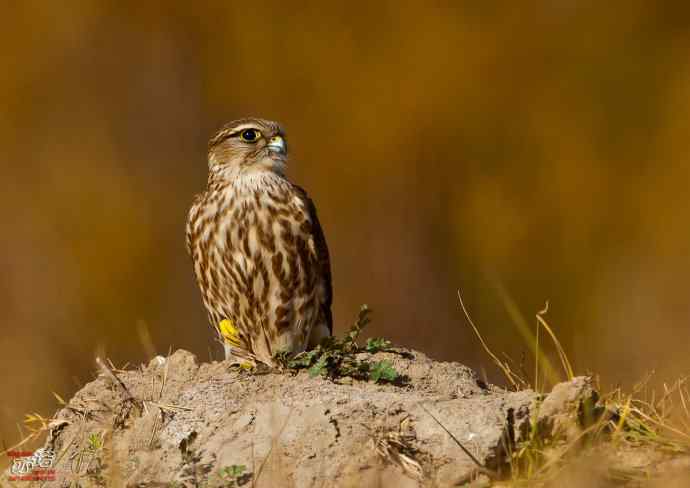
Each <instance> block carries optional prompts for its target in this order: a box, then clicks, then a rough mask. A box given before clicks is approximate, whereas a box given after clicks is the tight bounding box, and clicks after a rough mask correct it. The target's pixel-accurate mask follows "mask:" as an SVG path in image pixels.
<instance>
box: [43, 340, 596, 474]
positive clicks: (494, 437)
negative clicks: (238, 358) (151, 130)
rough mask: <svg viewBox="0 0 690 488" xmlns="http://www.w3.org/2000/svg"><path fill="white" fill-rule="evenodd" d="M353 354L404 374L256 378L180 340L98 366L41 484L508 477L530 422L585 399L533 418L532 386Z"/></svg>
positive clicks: (561, 413)
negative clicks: (393, 377)
mask: <svg viewBox="0 0 690 488" xmlns="http://www.w3.org/2000/svg"><path fill="white" fill-rule="evenodd" d="M362 357H363V359H371V360H377V361H380V360H388V361H390V362H391V363H392V366H393V367H394V368H395V369H396V370H397V371H398V372H399V373H400V374H401V378H402V381H399V382H398V384H377V383H373V382H364V381H357V380H353V379H351V378H342V379H340V380H331V379H326V378H323V377H318V376H317V377H311V376H310V375H309V374H308V373H307V372H306V371H304V370H302V371H300V372H299V373H295V372H291V371H286V372H267V373H263V374H259V373H257V372H251V371H245V370H242V369H237V368H231V367H230V366H229V365H228V364H227V363H225V362H214V363H207V364H199V363H198V362H197V360H196V358H195V357H194V355H192V354H191V353H189V352H186V351H183V350H179V351H177V352H175V353H174V354H172V355H171V356H170V357H168V358H162V357H157V358H155V359H153V360H152V361H151V362H150V364H149V365H148V366H142V367H140V368H139V369H137V370H128V371H115V372H114V373H108V372H104V373H103V374H102V375H101V376H99V377H98V378H97V379H96V380H95V381H93V382H91V383H89V384H87V385H86V386H85V387H84V388H83V389H82V390H81V391H79V392H78V393H77V394H76V395H75V396H74V398H72V399H71V400H70V401H69V402H68V405H67V406H66V407H65V408H63V409H62V410H61V411H60V412H58V414H57V415H56V417H55V420H54V421H53V423H52V431H51V433H50V436H49V439H48V441H47V444H46V446H47V447H52V448H53V449H54V451H55V452H56V453H57V454H56V463H55V466H54V468H55V470H56V475H57V479H56V480H55V481H54V482H49V483H47V484H46V485H44V486H67V485H68V483H69V482H70V481H78V483H79V485H80V486H137V487H153V486H207V487H217V486H243V485H246V486H257V487H277V486H278V487H283V486H285V487H321V486H328V487H331V486H352V487H355V486H380V485H381V484H383V485H384V486H403V487H404V486H448V485H452V484H455V483H458V482H463V481H467V480H471V479H476V478H485V479H488V478H487V476H500V475H501V474H503V475H505V473H506V471H507V468H508V464H507V462H508V461H507V453H508V452H509V451H510V449H512V448H513V447H514V446H515V445H517V443H519V442H520V441H521V440H522V439H524V438H525V436H527V435H528V433H529V430H530V418H531V419H532V420H537V421H538V424H539V425H541V426H542V427H543V428H544V429H545V432H546V434H545V435H546V436H549V435H551V434H552V433H553V432H554V431H555V430H559V429H560V430H563V429H566V428H567V427H564V426H568V425H570V426H572V425H574V424H576V423H577V415H578V409H579V407H580V405H581V404H582V402H592V401H595V400H596V394H595V393H594V392H593V391H592V389H591V387H590V384H589V381H588V380H587V379H586V378H576V379H575V380H573V381H571V382H568V383H563V384H561V385H558V387H557V388H555V389H554V391H553V393H552V394H551V395H549V396H547V397H546V398H545V399H543V400H544V401H543V402H539V404H540V405H541V407H540V410H539V411H540V412H541V413H540V414H537V413H535V412H533V409H534V405H535V400H537V398H538V395H537V394H535V393H534V392H532V391H529V390H527V391H520V392H508V391H505V390H502V389H500V388H497V387H494V386H490V385H485V384H484V383H483V382H482V381H480V380H478V378H477V376H476V375H475V374H474V373H473V372H472V371H471V370H470V369H468V368H467V367H465V366H463V365H461V364H458V363H447V362H436V361H432V360H431V359H429V358H427V357H426V356H425V355H424V354H421V353H419V352H416V351H406V350H396V351H394V352H379V353H376V354H374V355H368V354H367V353H363V356H362ZM540 400H541V399H540ZM446 429H447V430H446ZM458 441H459V443H460V444H462V446H460V445H459V443H458ZM473 458H474V459H473ZM478 464H479V465H481V466H482V467H481V468H479V467H478ZM377 483H378V485H377Z"/></svg>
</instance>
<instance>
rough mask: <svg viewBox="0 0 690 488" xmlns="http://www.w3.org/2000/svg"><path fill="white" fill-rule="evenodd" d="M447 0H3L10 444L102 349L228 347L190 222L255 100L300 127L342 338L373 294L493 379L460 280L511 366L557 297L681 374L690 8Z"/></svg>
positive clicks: (585, 322)
mask: <svg viewBox="0 0 690 488" xmlns="http://www.w3.org/2000/svg"><path fill="white" fill-rule="evenodd" d="M443 3H445V2H438V3H434V2H424V3H417V4H414V3H411V2H383V3H380V4H377V5H376V6H373V5H372V4H368V3H356V2H341V3H340V2H339V3H336V2H333V3H329V4H324V3H314V4H312V5H311V6H306V5H305V4H302V5H300V6H297V5H288V4H287V2H278V1H276V2H269V1H266V2H253V3H245V2H217V3H216V2H214V3H212V2H197V3H192V2H182V1H169V2H160V3H159V2H148V3H145V2H141V3H127V2H91V1H73V2H69V4H68V5H67V4H64V3H62V2H38V1H25V2H6V3H4V4H3V14H2V17H3V19H2V20H1V21H0V23H1V24H2V29H0V63H1V66H2V71H1V73H2V74H1V76H0V107H1V108H0V148H1V152H0V154H1V155H0V164H1V177H0V208H1V209H2V214H3V215H2V227H1V230H0V233H1V234H0V235H1V238H0V324H1V325H0V327H2V329H1V334H0V367H1V368H2V373H1V374H0V439H1V440H2V442H4V443H5V445H9V444H11V443H12V442H13V441H16V440H17V438H18V436H19V433H18V431H17V428H16V425H15V424H16V422H17V421H20V420H21V417H22V415H23V414H24V413H26V412H30V411H38V412H40V413H42V414H44V415H51V414H52V413H53V412H54V411H55V409H56V401H55V398H54V397H53V395H52V393H51V392H53V391H55V392H57V393H59V394H60V395H62V396H63V397H65V398H69V397H70V396H71V395H72V394H73V393H74V391H75V390H76V389H77V388H78V387H79V386H80V385H82V384H83V383H84V382H85V381H88V380H89V379H90V378H92V377H93V373H94V370H95V365H94V356H95V355H96V354H101V355H106V356H107V357H109V358H111V359H112V361H113V362H114V363H115V364H117V365H122V364H123V363H125V362H129V363H131V364H137V363H139V362H141V361H147V360H148V359H150V355H151V354H152V353H154V352H155V353H162V354H165V353H167V352H168V350H169V349H171V348H172V349H176V348H185V349H189V350H192V351H193V352H195V353H196V354H198V355H199V357H200V358H201V359H203V360H208V358H209V357H215V358H219V357H220V356H221V354H220V348H218V347H217V346H216V345H214V343H213V341H212V336H211V334H210V330H209V328H208V327H207V325H206V322H205V321H206V318H205V314H204V312H203V309H202V305H201V300H200V297H199V293H198V291H197V289H196V286H195V283H194V280H193V277H192V269H191V264H190V261H189V259H188V257H187V255H186V253H185V249H184V239H183V233H184V223H185V218H186V211H187V208H188V206H189V205H190V202H191V200H192V198H193V195H194V194H195V193H197V192H199V191H201V190H202V188H203V187H204V185H205V181H206V161H205V155H206V142H207V140H208V138H209V137H210V135H211V134H212V133H213V132H214V130H215V129H216V128H218V127H219V126H220V125H221V124H223V123H224V122H226V121H228V120H232V119H235V118H239V117H243V116H247V115H257V116H262V117H265V118H270V119H275V120H279V121H281V122H282V123H283V125H284V126H285V127H286V129H287V133H288V140H289V144H290V149H291V163H290V167H289V174H290V176H291V178H292V179H293V180H294V181H296V182H298V183H299V184H300V185H303V186H304V187H305V188H307V189H308V191H309V192H310V193H311V195H312V196H313V198H314V199H315V201H316V203H317V206H318V209H319V214H320V218H321V222H322V225H323V227H324V229H325V232H326V235H327V238H328V242H329V245H330V249H331V255H332V265H333V276H334V289H335V304H334V314H335V321H336V331H337V332H342V331H343V330H345V328H346V327H348V326H349V325H350V323H351V322H352V320H353V318H354V317H355V315H356V312H357V309H358V307H359V305H360V304H361V303H368V304H369V305H370V306H371V307H372V308H373V309H374V310H375V315H374V322H373V323H372V325H371V328H370V330H369V334H370V335H383V336H386V337H387V338H389V339H391V340H393V341H394V342H396V343H399V344H403V345H406V346H410V347H414V348H417V349H420V350H423V351H426V352H427V353H428V354H430V355H432V356H435V357H437V358H440V359H444V360H457V361H462V362H464V363H466V364H468V365H470V366H472V367H474V368H477V369H478V370H480V371H485V372H486V374H487V375H488V377H489V378H490V379H494V380H496V381H500V380H501V378H500V376H498V375H497V374H496V370H495V368H493V367H492V366H491V363H490V361H489V360H488V358H487V356H486V355H485V354H484V352H483V351H482V350H481V349H480V348H479V346H478V343H477V340H476V339H475V337H474V336H473V334H472V332H471V330H470V329H469V328H468V327H467V325H466V324H465V322H464V320H463V315H462V313H461V311H460V309H459V307H458V300H457V296H456V293H457V290H458V289H461V290H462V294H463V297H464V299H465V302H466V304H467V306H468V307H469V308H470V310H471V312H472V314H473V316H474V319H475V321H476V322H477V324H478V326H479V327H480V328H481V330H482V332H483V334H484V336H485V338H486V340H487V342H488V343H490V344H491V346H492V348H493V349H494V350H495V351H496V352H498V353H503V352H505V354H506V355H509V356H511V357H513V358H515V361H516V362H517V363H519V362H520V361H521V358H523V357H525V358H527V360H526V364H528V363H529V362H528V359H529V357H530V354H531V353H530V348H529V346H528V345H527V343H526V341H525V337H524V334H523V333H521V332H520V331H521V328H520V326H519V324H520V323H521V321H522V320H524V321H525V323H526V324H527V325H528V327H530V328H533V327H534V322H535V320H534V314H535V313H536V312H537V311H539V310H540V309H541V308H542V307H543V306H544V303H545V302H546V300H549V302H550V310H549V314H548V316H547V318H548V320H549V322H550V323H551V324H552V326H553V327H554V329H555V330H556V333H557V334H558V336H559V338H560V339H561V341H562V343H563V345H564V347H565V349H566V350H567V351H568V353H569V355H570V358H571V360H572V361H573V363H574V364H575V367H576V370H577V371H579V372H587V371H594V372H597V373H599V374H600V375H601V377H602V381H603V382H604V383H605V384H609V385H613V384H617V383H619V382H620V383H623V384H631V383H632V382H634V381H636V380H638V379H639V378H641V377H642V376H643V375H644V374H645V373H646V372H648V371H652V370H655V371H656V372H657V377H658V378H661V379H662V380H663V379H665V380H669V381H670V380H673V379H675V378H677V377H678V376H680V375H683V374H685V373H688V371H689V370H690V356H689V355H688V345H689V344H690V327H689V325H690V296H689V291H690V287H689V278H690V22H689V21H690V4H688V2H677V4H674V2H652V1H647V2H641V1H630V2H625V3H623V2H621V3H616V2H611V3H607V4H602V3H601V2H599V3H598V5H596V6H594V3H592V4H590V2H580V1H567V0H561V1H542V2H534V3H532V4H530V5H528V4H526V3H523V2H504V3H494V2H456V4H455V6H453V7H451V6H448V5H442V4H443ZM521 317H522V318H521ZM147 337H148V338H147Z"/></svg>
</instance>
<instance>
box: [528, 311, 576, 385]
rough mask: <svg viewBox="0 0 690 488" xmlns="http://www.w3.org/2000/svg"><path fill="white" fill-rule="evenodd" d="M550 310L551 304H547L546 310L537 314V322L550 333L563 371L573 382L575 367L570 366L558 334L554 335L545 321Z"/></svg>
mask: <svg viewBox="0 0 690 488" xmlns="http://www.w3.org/2000/svg"><path fill="white" fill-rule="evenodd" d="M548 310H549V303H548V302H546V307H545V308H544V310H542V311H540V312H539V313H537V322H538V323H539V324H540V325H541V326H542V327H544V329H546V332H548V333H549V336H550V337H551V340H552V341H553V343H554V345H555V346H556V351H557V352H558V357H559V358H560V359H561V364H562V366H563V370H564V371H565V374H566V377H567V378H568V380H572V379H573V378H574V377H575V374H574V373H573V367H572V365H571V364H570V361H569V360H568V356H567V355H566V353H565V350H564V349H563V346H561V342H560V341H559V340H558V337H556V334H554V332H553V330H552V329H551V327H550V326H549V324H548V323H547V322H546V320H544V315H546V312H548Z"/></svg>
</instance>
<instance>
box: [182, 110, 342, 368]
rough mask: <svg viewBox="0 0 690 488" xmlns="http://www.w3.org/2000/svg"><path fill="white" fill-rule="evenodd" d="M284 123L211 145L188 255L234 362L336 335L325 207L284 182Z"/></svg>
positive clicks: (234, 125) (225, 135)
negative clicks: (322, 216) (321, 213)
mask: <svg viewBox="0 0 690 488" xmlns="http://www.w3.org/2000/svg"><path fill="white" fill-rule="evenodd" d="M286 163H287V144H286V142H285V134H284V132H283V130H282V129H281V127H280V125H278V124H277V123H276V122H271V121H268V120H262V119H254V118H249V119H242V120H236V121H234V122H230V123H229V124H227V125H226V126H224V127H223V128H222V129H221V130H220V131H218V133H216V135H215V136H213V138H212V139H211V140H210V141H209V145H208V167H209V174H208V184H207V187H206V191H204V192H203V193H201V194H199V195H197V196H196V197H195V199H194V202H193V204H192V208H191V209H190V211H189V215H188V219H187V231H186V237H187V250H188V252H189V254H190V255H191V257H192V261H193V262H194V273H195V276H196V280H197V283H198V284H199V288H200V289H201V296H202V299H203V302H204V305H205V307H206V310H207V312H208V316H209V319H210V321H211V324H212V326H213V327H214V328H215V329H216V331H217V332H218V335H219V338H220V339H221V341H222V342H223V343H224V346H225V357H226V359H231V360H233V361H234V362H238V363H243V362H250V363H255V362H256V361H259V362H262V363H265V364H269V365H271V364H273V358H274V356H275V355H276V354H277V353H280V352H287V353H289V354H296V353H299V352H302V351H304V350H306V349H307V348H311V347H314V346H316V345H317V344H318V343H319V342H320V341H321V339H323V338H324V337H326V336H329V335H330V334H331V332H332V327H333V326H332V318H331V295H332V291H331V270H330V261H329V256H328V248H327V247H326V241H325V239H324V235H323V232H322V230H321V225H320V224H319V220H318V218H317V216H316V208H315V207H314V204H313V202H312V201H311V199H310V198H309V197H308V196H307V193H306V192H305V191H304V190H303V189H302V188H300V187H298V186H297V185H294V184H293V183H291V182H290V181H289V180H288V179H287V178H286V177H285V167H286Z"/></svg>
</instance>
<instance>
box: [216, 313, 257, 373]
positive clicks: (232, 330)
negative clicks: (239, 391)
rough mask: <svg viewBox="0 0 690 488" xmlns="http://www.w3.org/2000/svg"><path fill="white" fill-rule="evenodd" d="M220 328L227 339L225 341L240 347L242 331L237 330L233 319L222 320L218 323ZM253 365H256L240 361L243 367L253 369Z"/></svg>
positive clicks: (221, 333)
mask: <svg viewBox="0 0 690 488" xmlns="http://www.w3.org/2000/svg"><path fill="white" fill-rule="evenodd" d="M218 330H219V331H220V335H222V336H223V339H225V342H227V343H228V344H230V345H231V346H233V347H237V348H239V347H240V332H239V331H238V330H237V327H235V323H234V322H233V321H232V320H230V319H223V320H221V321H220V323H219V324H218ZM253 367H254V365H253V364H252V363H251V362H249V361H245V362H242V363H240V368H242V369H252V368H253Z"/></svg>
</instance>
